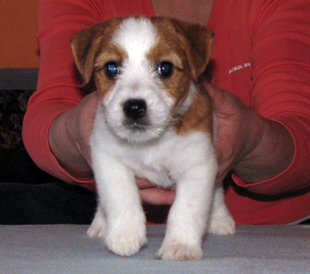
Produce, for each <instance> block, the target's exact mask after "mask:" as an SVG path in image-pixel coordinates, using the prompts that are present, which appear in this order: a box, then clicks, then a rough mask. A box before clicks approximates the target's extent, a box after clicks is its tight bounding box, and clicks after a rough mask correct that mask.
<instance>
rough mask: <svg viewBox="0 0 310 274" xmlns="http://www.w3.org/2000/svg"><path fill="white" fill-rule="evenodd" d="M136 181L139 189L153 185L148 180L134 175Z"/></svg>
mask: <svg viewBox="0 0 310 274" xmlns="http://www.w3.org/2000/svg"><path fill="white" fill-rule="evenodd" d="M136 183H137V185H138V187H139V188H140V189H144V188H153V187H154V185H153V184H152V183H151V182H150V181H149V180H146V179H142V178H138V177H136Z"/></svg>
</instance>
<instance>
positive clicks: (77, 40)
mask: <svg viewBox="0 0 310 274" xmlns="http://www.w3.org/2000/svg"><path fill="white" fill-rule="evenodd" d="M102 28H103V24H100V25H95V26H93V27H90V28H86V29H81V30H79V31H78V32H77V33H75V34H74V35H73V36H72V38H71V48H72V52H73V57H74V60H75V63H76V66H77V68H78V70H79V72H80V73H81V74H82V76H83V79H84V84H87V83H88V82H89V81H90V79H91V76H92V73H93V67H94V61H95V57H96V54H97V52H98V51H99V49H100V46H101V41H102Z"/></svg>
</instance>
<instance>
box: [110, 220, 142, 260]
mask: <svg viewBox="0 0 310 274" xmlns="http://www.w3.org/2000/svg"><path fill="white" fill-rule="evenodd" d="M146 242H147V240H146V229H145V226H144V228H140V229H137V227H131V228H128V227H127V228H123V229H120V230H119V229H111V230H109V232H108V234H107V236H106V239H105V243H106V245H107V248H108V249H109V250H110V251H112V252H113V253H115V254H117V255H120V256H132V255H135V254H137V253H138V252H139V250H140V249H141V247H142V246H144V245H145V244H146Z"/></svg>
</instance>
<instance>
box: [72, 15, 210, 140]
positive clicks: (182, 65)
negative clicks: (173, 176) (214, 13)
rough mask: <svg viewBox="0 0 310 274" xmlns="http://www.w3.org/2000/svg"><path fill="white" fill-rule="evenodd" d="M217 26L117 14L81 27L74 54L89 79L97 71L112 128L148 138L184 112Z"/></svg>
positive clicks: (132, 137) (123, 136)
mask: <svg viewBox="0 0 310 274" xmlns="http://www.w3.org/2000/svg"><path fill="white" fill-rule="evenodd" d="M212 42H213V32H212V31H210V30H207V29H205V28H204V27H201V26H199V25H193V24H188V23H184V22H180V21H178V20H175V19H168V18H160V17H154V18H145V17H127V18H113V19H110V20H108V21H105V22H103V23H102V24H99V25H95V26H93V27H91V28H87V29H83V30H80V31H79V32H78V33H76V34H75V35H74V36H73V38H72V49H73V55H74V58H75V61H76V65H77V68H78V69H79V71H80V73H81V74H82V76H83V78H84V81H85V83H87V82H88V81H90V79H91V77H92V75H93V74H94V77H95V81H96V85H97V88H98V91H99V94H100V98H101V105H102V107H103V111H104V113H105V118H106V123H107V124H108V126H109V128H110V129H111V130H112V131H113V132H114V133H115V134H116V135H117V136H118V137H119V138H121V139H124V140H127V141H128V142H131V143H141V142H148V141H150V140H153V139H156V138H158V137H160V136H161V134H162V133H163V132H165V130H166V129H167V128H168V127H170V126H173V120H174V117H182V115H184V114H185V113H186V111H187V109H188V108H189V106H190V104H191V101H192V99H193V96H194V93H195V83H196V82H197V80H198V77H199V76H200V74H201V73H202V72H203V71H204V70H205V68H206V66H207V64H208V61H209V58H210V53H211V47H212Z"/></svg>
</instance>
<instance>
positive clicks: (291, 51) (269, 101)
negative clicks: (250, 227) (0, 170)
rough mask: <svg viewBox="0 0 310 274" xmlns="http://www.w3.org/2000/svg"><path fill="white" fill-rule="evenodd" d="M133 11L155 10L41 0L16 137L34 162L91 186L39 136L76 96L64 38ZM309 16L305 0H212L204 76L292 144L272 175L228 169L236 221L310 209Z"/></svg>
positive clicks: (118, 1)
mask: <svg viewBox="0 0 310 274" xmlns="http://www.w3.org/2000/svg"><path fill="white" fill-rule="evenodd" d="M138 14H143V15H146V16H153V15H154V10H153V7H152V2H151V0H113V1H112V0H87V1H85V0H41V3H40V7H39V31H38V39H39V42H40V54H41V65H40V74H39V83H38V89H37V91H36V93H35V94H34V95H33V96H32V97H31V99H30V101H29V108H28V111H27V113H26V116H25V120H24V131H23V138H24V143H25V145H26V148H27V149H28V152H29V154H30V155H31V157H32V158H33V160H34V161H35V162H36V163H37V164H38V166H39V167H41V168H42V169H43V170H45V171H47V172H49V173H51V174H52V175H54V176H56V177H58V178H60V179H62V180H64V181H67V182H69V183H74V184H78V185H81V186H84V187H87V188H90V189H94V181H93V179H90V178H74V177H73V176H71V175H70V174H68V173H67V172H66V171H65V170H64V169H63V168H62V167H61V166H60V165H59V163H58V162H57V159H56V158H55V157H54V155H53V153H52V152H51V151H50V148H49V143H48V130H49V127H50V124H51V123H52V121H53V119H54V118H55V117H56V116H57V115H59V114H60V113H62V112H64V111H66V110H68V109H69V108H71V107H73V106H75V105H76V104H78V103H79V102H80V101H81V100H82V98H83V93H82V92H81V90H80V89H79V88H78V85H77V82H76V77H75V75H76V69H75V65H74V61H73V57H72V54H71V48H70V37H71V36H72V34H73V33H74V32H76V31H77V30H78V29H80V28H83V27H87V26H90V25H92V24H95V23H99V22H101V21H103V20H106V19H108V18H109V17H113V16H126V15H138ZM309 14H310V4H309V3H308V1H304V0H291V1H290V0H256V1H251V0H234V1H231V0H215V2H214V5H213V9H212V13H211V18H210V21H209V25H208V27H209V28H211V29H213V30H214V32H215V34H216V39H215V44H214V51H213V54H212V71H211V74H210V75H209V76H210V79H211V80H212V84H215V85H216V86H218V87H220V88H223V89H227V90H229V91H231V92H232V93H234V94H235V95H237V96H238V97H239V98H240V99H241V100H242V101H243V102H244V103H245V104H246V105H248V106H250V107H251V108H253V109H254V110H255V111H257V112H259V113H260V114H261V115H262V116H263V117H267V118H269V119H273V120H276V121H278V122H280V123H282V124H283V125H284V126H285V127H286V128H287V129H288V130H289V131H290V132H291V135H292V137H293V139H294V142H295V150H296V152H295V157H294V159H293V161H292V163H291V165H290V166H289V167H288V168H287V169H286V170H285V171H284V172H282V173H281V174H279V175H278V176H276V177H274V178H271V179H269V180H265V181H262V182H258V183H255V184H247V182H244V181H242V180H240V179H239V178H238V177H237V176H233V179H234V183H233V184H231V185H230V186H229V187H228V189H227V192H226V202H227V204H228V207H229V209H230V211H231V213H232V214H233V216H234V218H235V220H236V222H237V224H284V223H289V222H293V221H296V220H299V219H301V218H303V217H305V216H308V215H310V189H309V187H310V168H309V167H308V165H309V162H310V141H309V139H310V16H309ZM266 157H268V155H266ZM288 192H289V193H291V194H290V195H288V194H287V193H288ZM292 193H294V194H292ZM270 195H272V196H270Z"/></svg>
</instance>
